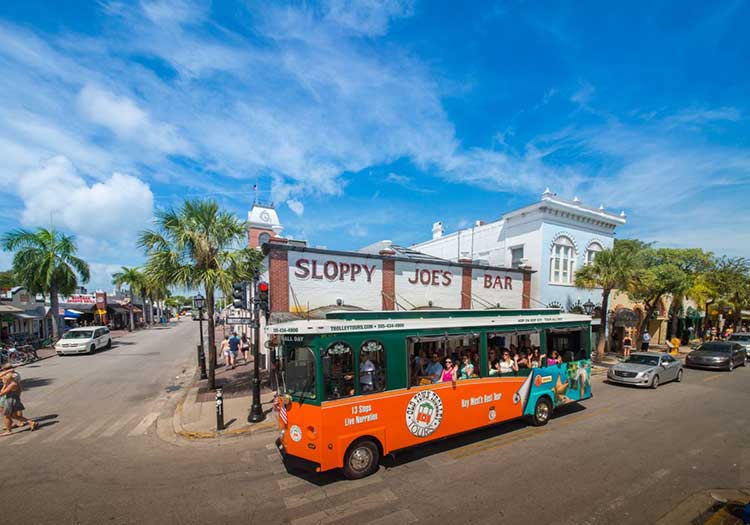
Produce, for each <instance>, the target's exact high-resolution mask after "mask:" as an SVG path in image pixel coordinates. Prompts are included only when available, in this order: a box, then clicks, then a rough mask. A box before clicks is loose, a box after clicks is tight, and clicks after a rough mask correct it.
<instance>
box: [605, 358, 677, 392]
mask: <svg viewBox="0 0 750 525" xmlns="http://www.w3.org/2000/svg"><path fill="white" fill-rule="evenodd" d="M682 374H683V370H682V362H681V361H680V360H679V359H675V358H674V357H672V356H671V355H669V354H664V353H659V352H634V353H632V354H630V358H629V359H628V360H627V361H625V362H624V363H618V364H616V365H614V366H613V367H612V368H610V369H609V371H608V372H607V379H608V380H609V381H612V382H613V383H622V384H624V385H634V386H647V387H650V388H657V387H658V386H659V385H660V384H662V383H666V382H668V381H682Z"/></svg>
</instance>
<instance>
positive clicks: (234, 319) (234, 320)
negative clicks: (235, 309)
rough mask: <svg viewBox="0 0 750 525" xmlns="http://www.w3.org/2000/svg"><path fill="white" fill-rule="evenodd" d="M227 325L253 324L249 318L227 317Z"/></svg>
mask: <svg viewBox="0 0 750 525" xmlns="http://www.w3.org/2000/svg"><path fill="white" fill-rule="evenodd" d="M227 324H231V325H238V324H253V320H252V318H250V317H227Z"/></svg>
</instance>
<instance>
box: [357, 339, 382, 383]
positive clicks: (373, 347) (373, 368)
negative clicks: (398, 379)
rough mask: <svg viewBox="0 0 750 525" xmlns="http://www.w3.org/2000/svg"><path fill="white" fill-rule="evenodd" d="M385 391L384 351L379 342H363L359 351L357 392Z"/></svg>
mask: <svg viewBox="0 0 750 525" xmlns="http://www.w3.org/2000/svg"><path fill="white" fill-rule="evenodd" d="M383 390H385V350H384V349H383V345H382V343H380V342H379V341H373V340H370V341H365V342H364V344H362V347H361V348H360V349H359V391H360V393H361V394H367V393H369V392H382V391H383Z"/></svg>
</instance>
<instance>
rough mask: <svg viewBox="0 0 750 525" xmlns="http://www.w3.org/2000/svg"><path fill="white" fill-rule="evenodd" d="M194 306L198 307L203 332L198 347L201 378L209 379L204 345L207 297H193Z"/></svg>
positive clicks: (200, 326)
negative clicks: (204, 317) (204, 315)
mask: <svg viewBox="0 0 750 525" xmlns="http://www.w3.org/2000/svg"><path fill="white" fill-rule="evenodd" d="M193 306H194V307H195V308H197V309H198V331H200V334H201V344H200V347H198V367H199V368H200V369H201V379H208V376H207V375H206V352H205V350H204V346H203V308H204V307H205V306H206V299H205V298H204V297H203V296H202V295H201V294H198V295H196V296H195V297H193Z"/></svg>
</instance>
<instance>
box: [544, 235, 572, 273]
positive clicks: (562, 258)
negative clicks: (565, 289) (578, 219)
mask: <svg viewBox="0 0 750 525" xmlns="http://www.w3.org/2000/svg"><path fill="white" fill-rule="evenodd" d="M574 272H575V245H574V244H573V241H571V240H570V239H569V238H568V237H565V236H564V235H561V236H559V237H557V239H555V242H554V244H552V252H551V253H550V276H549V280H550V282H551V283H552V284H571V283H572V282H573V273H574Z"/></svg>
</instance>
